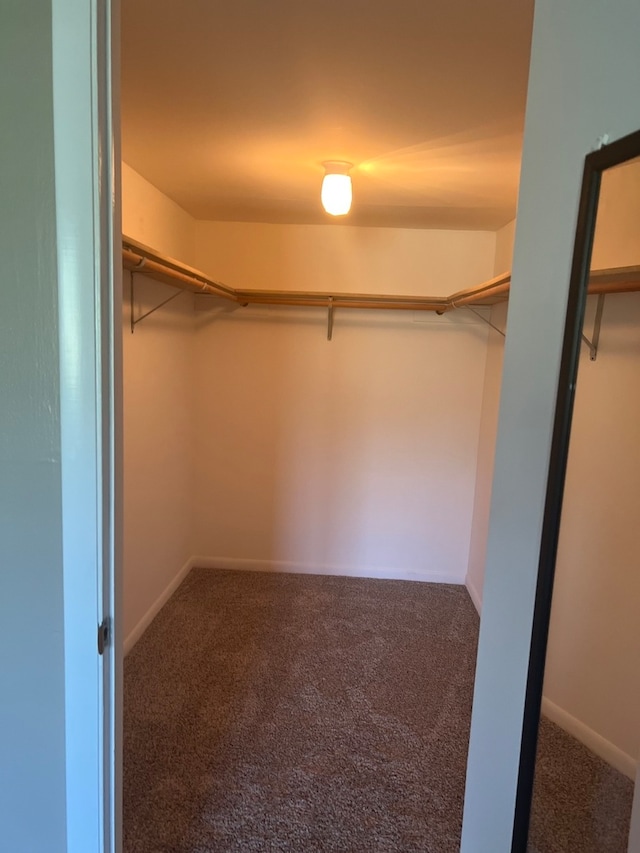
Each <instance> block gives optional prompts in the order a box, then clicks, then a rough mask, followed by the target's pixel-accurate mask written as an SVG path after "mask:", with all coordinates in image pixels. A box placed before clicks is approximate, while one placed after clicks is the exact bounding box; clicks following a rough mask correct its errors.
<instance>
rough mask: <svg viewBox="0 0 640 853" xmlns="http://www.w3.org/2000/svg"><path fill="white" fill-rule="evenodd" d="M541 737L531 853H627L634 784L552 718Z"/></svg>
mask: <svg viewBox="0 0 640 853" xmlns="http://www.w3.org/2000/svg"><path fill="white" fill-rule="evenodd" d="M538 738H539V739H538V755H537V758H536V777H535V784H534V791H533V805H532V809H531V827H530V830H529V853H627V842H628V840H629V821H630V819H631V804H632V800H633V782H632V781H631V780H630V779H627V777H626V776H623V775H622V773H619V772H618V771H617V770H615V769H614V768H613V767H610V766H609V765H608V764H607V763H606V762H604V761H602V759H601V758H598V756H597V755H594V754H593V753H592V752H591V751H590V750H588V749H587V747H586V746H583V744H581V743H580V742H579V741H577V740H576V739H575V738H573V737H571V735H568V734H567V733H566V732H565V731H563V730H562V729H561V728H559V727H558V726H556V725H554V723H552V722H551V721H550V720H547V719H545V718H543V719H542V721H541V725H540V732H539V735H538Z"/></svg>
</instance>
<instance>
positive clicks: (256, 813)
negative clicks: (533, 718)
mask: <svg viewBox="0 0 640 853" xmlns="http://www.w3.org/2000/svg"><path fill="white" fill-rule="evenodd" d="M477 631H478V618H477V615H476V613H475V610H474V608H473V605H472V603H471V601H470V599H469V596H468V594H467V591H466V590H465V588H464V587H460V586H450V585H432V584H421V583H411V582H404V581H382V580H366V579H358V578H338V577H313V576H300V575H270V574H264V573H254V572H229V571H212V570H209V569H205V570H200V569H195V570H194V571H193V572H191V574H190V575H189V576H188V578H187V579H186V580H185V582H184V583H183V584H182V586H181V587H180V588H179V589H178V591H177V592H176V593H175V595H174V596H173V597H172V599H171V600H170V602H169V603H168V604H167V605H166V606H165V607H164V608H163V610H162V611H161V613H160V614H159V615H158V616H157V618H156V619H155V620H154V622H153V624H152V625H151V626H150V628H149V629H148V631H147V632H146V633H145V635H144V636H143V637H142V638H141V640H140V641H139V642H138V643H137V645H136V646H135V648H134V649H133V651H132V652H131V653H130V655H129V656H128V657H127V659H126V662H125V742H124V750H125V755H124V851H125V853H210V851H215V853H227V851H228V853H231V851H234V853H235V851H238V853H240V851H242V853H250V851H260V853H262V852H263V851H265V853H266V851H268V853H275V851H289V853H316V851H317V853H320V851H322V853H331V851H335V853H347V851H349V853H360V851H362V853H365V851H366V853H374V851H379V853H392V851H406V853H411V851H415V853H418V851H419V853H455V852H456V851H458V849H459V844H460V827H461V820H462V802H463V794H464V776H465V765H466V755H467V745H468V732H469V720H470V708H471V699H472V684H473V673H474V664H475V653H476V638H477Z"/></svg>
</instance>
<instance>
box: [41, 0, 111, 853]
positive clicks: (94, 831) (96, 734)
mask: <svg viewBox="0 0 640 853" xmlns="http://www.w3.org/2000/svg"><path fill="white" fill-rule="evenodd" d="M51 16H52V19H51V33H52V88H53V130H54V171H55V185H56V187H55V205H56V229H57V233H56V244H57V267H58V269H57V272H58V324H59V329H58V334H59V341H60V363H59V370H60V424H61V446H60V454H61V467H62V538H63V587H64V592H63V594H64V648H65V728H66V747H65V749H66V804H67V805H66V812H67V814H66V823H67V851H68V853H93V851H95V853H103V851H104V853H118V851H119V850H120V849H121V840H120V825H121V819H120V801H121V776H122V773H121V768H122V763H121V757H120V753H121V747H120V743H121V737H120V727H121V723H120V720H121V714H120V707H119V703H120V705H121V702H122V695H121V694H122V690H121V688H120V686H119V685H120V684H121V665H122V653H121V640H120V637H119V624H118V619H117V618H116V617H118V616H119V613H120V610H121V608H120V606H119V588H120V577H121V546H120V543H121V522H120V514H119V513H120V509H119V508H120V506H121V481H122V477H121V472H122V450H121V445H122V441H121V437H122V429H121V421H122V417H121V408H122V407H121V398H122V376H121V374H122V371H121V342H120V335H121V322H120V317H121V311H122V309H121V292H122V285H121V275H122V268H121V261H120V255H121V248H120V244H121V235H120V230H121V229H120V189H119V169H120V166H119V164H120V152H119V137H118V133H117V130H118V128H117V124H116V122H117V120H118V113H119V103H118V94H119V90H118V71H117V69H118V68H119V61H118V51H117V45H118V41H119V0H90V2H86V0H52V4H51ZM102 623H104V625H105V626H106V628H107V630H108V637H107V643H106V646H105V647H104V651H103V653H102V654H100V653H99V650H98V634H99V626H100V625H101V624H102Z"/></svg>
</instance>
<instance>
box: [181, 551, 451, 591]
mask: <svg viewBox="0 0 640 853" xmlns="http://www.w3.org/2000/svg"><path fill="white" fill-rule="evenodd" d="M191 565H192V566H193V567H194V568H200V569H235V570H236V571H238V570H245V571H250V572H282V573H285V574H291V573H293V574H300V575H338V576H342V577H349V578H374V579H380V580H403V581H421V582H423V583H451V584H458V585H462V584H464V579H463V578H461V577H452V576H451V575H447V574H445V573H444V572H420V571H411V570H409V569H393V568H378V569H375V568H366V567H361V566H326V565H317V564H314V563H294V562H290V561H287V560H248V559H247V560H245V559H242V558H240V557H204V556H199V557H192V558H191Z"/></svg>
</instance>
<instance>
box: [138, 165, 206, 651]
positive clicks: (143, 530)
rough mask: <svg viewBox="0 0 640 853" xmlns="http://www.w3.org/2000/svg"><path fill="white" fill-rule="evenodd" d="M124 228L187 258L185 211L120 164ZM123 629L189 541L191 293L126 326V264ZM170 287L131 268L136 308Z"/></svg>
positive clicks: (144, 607)
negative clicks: (134, 323) (121, 168)
mask: <svg viewBox="0 0 640 853" xmlns="http://www.w3.org/2000/svg"><path fill="white" fill-rule="evenodd" d="M123 175H124V176H125V177H124V180H123V187H122V208H123V210H122V213H123V223H124V226H123V230H124V233H125V234H126V235H127V236H129V237H132V238H134V239H137V240H140V241H141V242H143V243H145V244H147V245H149V246H151V247H152V248H154V249H156V250H157V251H159V252H161V253H162V254H166V255H170V256H172V257H176V258H177V259H178V260H181V261H183V262H185V263H189V262H190V261H191V256H190V255H189V251H190V247H191V246H192V236H193V235H192V231H191V224H192V222H191V218H190V217H187V214H185V213H184V211H182V210H181V209H180V208H179V207H178V206H177V205H175V204H174V203H173V202H172V201H171V200H170V199H168V198H167V197H166V196H164V195H162V193H160V192H159V191H158V190H156V189H155V187H153V186H151V184H149V183H148V182H147V181H145V180H144V178H142V177H140V176H139V175H138V174H137V173H135V172H134V171H133V170H132V169H130V168H129V167H127V166H126V164H123ZM123 275H124V279H123V283H124V304H123V309H124V310H123V395H124V400H123V415H124V571H123V609H124V614H123V623H124V625H123V634H124V637H125V650H128V649H129V648H130V647H131V645H132V644H133V642H135V640H136V639H137V638H138V637H139V635H140V634H141V633H142V631H143V630H144V628H146V626H147V625H148V624H149V622H150V620H151V619H152V618H153V616H154V615H155V613H156V612H157V610H158V608H159V606H160V605H161V604H162V603H163V602H164V600H165V599H166V596H167V593H168V592H170V591H171V590H172V589H173V588H174V586H175V584H176V583H177V581H178V580H180V578H181V577H182V575H183V573H184V568H185V566H186V565H187V562H188V560H189V557H190V556H191V554H192V553H193V551H192V532H193V531H192V514H193V452H192V448H193V433H194V429H195V424H194V420H193V411H194V409H193V406H194V403H193V396H194V393H195V388H194V386H193V379H192V376H193V344H194V315H193V296H192V295H191V294H189V293H181V294H180V295H179V296H177V298H176V299H175V300H174V301H172V302H170V303H169V304H168V305H166V306H165V307H163V308H161V309H160V310H159V311H157V312H156V313H154V314H153V315H152V316H150V317H148V318H147V319H145V320H143V321H142V322H141V323H139V324H138V325H137V326H136V329H135V333H134V334H131V328H130V298H129V286H130V275H129V273H128V272H127V271H126V270H125V271H124V274H123ZM177 292H179V291H176V290H175V289H174V288H171V287H168V286H166V285H163V284H160V283H158V282H154V281H152V280H150V279H147V278H146V277H145V276H142V275H136V276H135V305H134V309H135V315H136V317H139V316H140V315H141V314H142V313H144V312H145V311H147V310H149V309H151V308H153V307H154V306H155V305H158V304H159V303H160V302H162V301H163V299H166V298H167V297H168V296H170V295H171V294H173V293H177Z"/></svg>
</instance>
